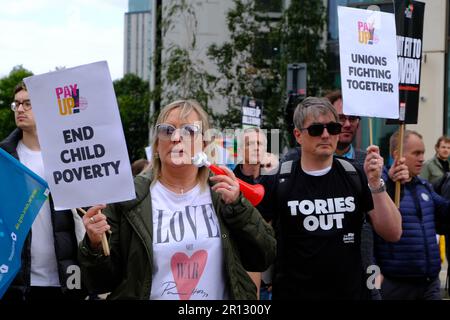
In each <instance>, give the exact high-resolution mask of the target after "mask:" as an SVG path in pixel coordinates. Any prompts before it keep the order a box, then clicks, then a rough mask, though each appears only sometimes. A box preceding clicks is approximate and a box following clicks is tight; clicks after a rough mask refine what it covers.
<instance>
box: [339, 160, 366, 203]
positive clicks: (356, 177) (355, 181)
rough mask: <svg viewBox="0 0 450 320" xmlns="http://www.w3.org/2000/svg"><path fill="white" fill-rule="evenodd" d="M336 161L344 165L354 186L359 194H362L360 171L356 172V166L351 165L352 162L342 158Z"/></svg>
mask: <svg viewBox="0 0 450 320" xmlns="http://www.w3.org/2000/svg"><path fill="white" fill-rule="evenodd" d="M336 160H338V161H339V163H340V164H341V165H342V167H343V168H344V169H345V171H346V172H347V173H348V174H349V177H350V179H351V180H352V183H353V186H354V187H355V188H356V191H357V192H358V194H362V185H361V179H360V177H359V174H358V170H356V168H355V166H354V165H353V164H352V163H350V161H348V160H345V159H342V158H336Z"/></svg>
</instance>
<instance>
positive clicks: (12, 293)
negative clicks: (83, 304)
mask: <svg viewBox="0 0 450 320" xmlns="http://www.w3.org/2000/svg"><path fill="white" fill-rule="evenodd" d="M21 139H22V130H20V129H15V130H14V131H13V132H12V133H11V134H10V135H9V136H8V137H7V138H6V139H5V140H3V141H2V142H0V148H2V149H4V150H5V151H6V152H8V153H9V154H11V155H12V156H14V157H15V158H16V159H19V158H18V155H17V144H18V143H19V141H20V140H21ZM49 200H50V210H51V220H52V225H53V237H54V242H55V253H56V260H57V263H58V273H59V281H60V283H61V288H62V290H63V292H64V294H65V295H66V296H67V297H68V298H82V297H84V296H86V292H85V291H84V290H83V289H81V290H77V289H72V290H69V289H68V288H67V283H68V282H67V280H68V278H69V277H70V276H71V275H74V271H70V269H69V271H68V270H67V268H68V267H69V266H72V265H76V266H78V261H77V250H78V243H77V238H76V235H75V222H74V218H73V214H72V212H71V211H70V210H63V211H55V208H54V206H53V201H52V199H51V196H50V198H49ZM31 237H32V235H31V230H30V232H29V234H28V236H27V238H26V240H25V243H24V246H23V248H22V265H21V269H20V271H19V272H18V274H17V276H16V278H15V279H14V281H13V282H12V284H11V286H10V287H9V289H8V290H7V291H6V293H5V295H4V296H3V300H10V299H11V300H24V299H25V298H26V295H27V292H28V291H29V288H30V273H31V252H30V251H31ZM67 272H69V273H67ZM72 282H73V281H72ZM72 282H71V281H70V280H69V284H70V283H72Z"/></svg>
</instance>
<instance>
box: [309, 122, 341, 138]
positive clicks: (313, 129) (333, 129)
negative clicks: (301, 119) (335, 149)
mask: <svg viewBox="0 0 450 320" xmlns="http://www.w3.org/2000/svg"><path fill="white" fill-rule="evenodd" d="M325 128H327V131H328V133H329V134H331V135H333V136H334V135H336V134H339V133H341V129H342V124H340V123H338V122H329V123H313V124H312V125H310V126H309V127H308V128H300V130H308V134H309V135H310V136H312V137H318V136H321V135H322V133H323V130H325Z"/></svg>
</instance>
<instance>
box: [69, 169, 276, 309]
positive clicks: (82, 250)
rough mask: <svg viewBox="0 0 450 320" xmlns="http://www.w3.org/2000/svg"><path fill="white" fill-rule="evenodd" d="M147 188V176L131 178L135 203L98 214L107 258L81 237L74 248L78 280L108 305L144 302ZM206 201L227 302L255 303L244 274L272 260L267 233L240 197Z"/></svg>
mask: <svg viewBox="0 0 450 320" xmlns="http://www.w3.org/2000/svg"><path fill="white" fill-rule="evenodd" d="M150 184H151V179H150V177H149V176H146V175H140V176H138V177H136V178H135V189H136V199H134V200H130V201H126V202H122V203H116V204H112V205H109V206H108V207H107V208H106V209H105V210H104V211H103V213H104V214H105V215H106V216H107V217H108V223H109V225H110V226H111V231H112V234H111V236H110V238H109V243H110V249H111V255H110V256H109V257H106V256H103V255H102V254H96V253H94V252H93V251H92V250H90V247H89V239H88V238H87V236H86V237H85V238H84V240H83V241H82V242H81V243H80V246H79V250H78V253H79V259H80V265H81V270H82V273H81V274H82V276H83V280H84V281H85V282H86V286H87V287H88V288H89V289H91V290H93V292H97V293H102V292H111V294H110V295H109V296H108V299H144V300H147V299H149V297H150V291H151V287H152V270H153V268H152V266H153V249H152V243H153V241H152V240H153V222H152V207H151V203H152V202H151V194H150ZM211 196H212V201H213V206H214V208H215V211H216V213H217V216H218V220H219V224H220V231H221V234H222V247H223V255H224V261H225V264H226V265H225V270H226V281H227V283H226V285H227V288H228V293H229V298H230V299H256V286H255V285H254V283H253V282H252V280H251V279H250V277H249V276H248V274H247V272H246V270H247V271H256V272H259V271H261V272H262V271H264V270H266V269H267V268H268V267H269V265H270V264H271V263H272V262H273V260H274V259H275V254H276V240H275V238H274V232H273V229H272V227H271V226H270V225H268V224H267V223H266V222H265V221H264V219H263V218H262V217H261V215H260V214H259V212H258V211H257V210H256V209H255V208H254V207H253V206H252V205H251V204H250V203H249V202H248V200H247V199H245V198H243V197H242V194H241V195H240V196H239V198H238V200H237V201H236V202H235V203H233V204H230V205H226V204H225V203H224V202H222V200H221V199H220V195H219V194H218V193H215V192H213V191H211Z"/></svg>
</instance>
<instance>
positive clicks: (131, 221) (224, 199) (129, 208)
mask: <svg viewBox="0 0 450 320" xmlns="http://www.w3.org/2000/svg"><path fill="white" fill-rule="evenodd" d="M208 129H209V120H208V115H207V114H206V112H205V111H204V110H203V108H202V107H201V106H200V105H199V104H198V103H197V102H196V101H193V100H179V101H174V102H172V103H170V104H169V105H167V106H165V107H164V108H163V109H162V110H161V112H160V114H159V116H158V119H157V121H156V126H155V135H154V137H155V139H154V141H153V144H152V150H153V152H154V153H153V154H152V168H151V171H144V173H142V174H140V175H138V176H137V177H136V178H135V188H136V199H135V200H132V201H127V202H124V203H117V204H111V205H108V206H107V207H106V208H105V206H104V205H98V206H94V207H92V208H90V209H89V210H88V212H87V214H86V215H85V216H84V217H83V220H84V224H85V227H86V233H87V235H86V237H85V239H84V240H83V242H82V243H81V244H80V249H79V255H80V257H81V261H82V263H81V265H82V274H83V276H84V277H85V279H86V282H87V285H88V287H89V288H90V289H92V290H95V291H96V292H98V293H100V292H111V294H110V295H108V299H140V300H148V299H151V300H159V299H160V300H190V299H192V300H203V299H207V300H210V299H213V300H222V299H256V297H257V296H256V286H255V284H254V283H253V281H252V280H251V279H250V277H249V275H248V274H247V272H246V270H249V271H254V272H261V271H264V270H265V269H266V268H267V267H268V266H269V265H270V264H271V263H272V262H273V260H274V258H275V250H276V241H275V238H274V233H273V230H272V228H271V226H270V225H269V224H267V223H266V222H265V221H264V219H263V218H262V217H261V215H260V214H259V212H258V211H257V210H256V209H255V208H254V207H253V206H252V205H251V204H250V203H249V202H248V201H247V199H245V198H243V196H242V193H241V192H240V190H239V184H238V181H237V179H236V177H235V175H234V174H233V172H232V171H230V170H229V169H228V168H227V167H224V166H223V167H222V169H223V170H225V171H226V173H227V174H226V175H216V176H211V177H210V172H209V169H208V168H207V167H200V168H198V167H197V166H195V165H194V164H192V157H193V156H194V155H195V154H197V153H198V152H201V151H203V149H204V147H205V141H204V140H203V135H204V133H205V132H206V131H207V130H208ZM100 209H103V212H100ZM106 230H111V231H112V234H111V236H110V239H109V242H110V247H111V255H110V256H104V255H102V251H101V235H102V233H103V232H105V231H106Z"/></svg>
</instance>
